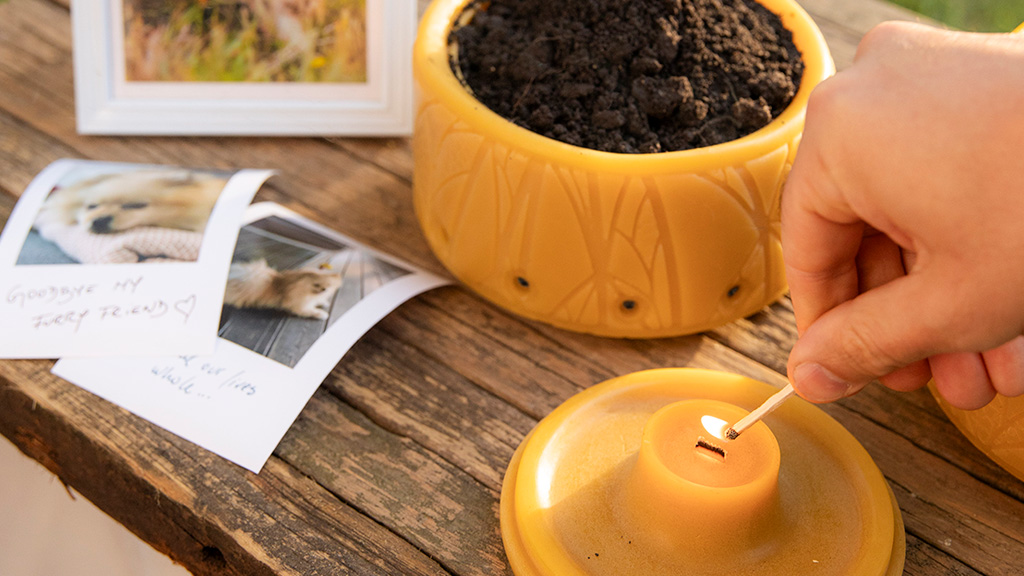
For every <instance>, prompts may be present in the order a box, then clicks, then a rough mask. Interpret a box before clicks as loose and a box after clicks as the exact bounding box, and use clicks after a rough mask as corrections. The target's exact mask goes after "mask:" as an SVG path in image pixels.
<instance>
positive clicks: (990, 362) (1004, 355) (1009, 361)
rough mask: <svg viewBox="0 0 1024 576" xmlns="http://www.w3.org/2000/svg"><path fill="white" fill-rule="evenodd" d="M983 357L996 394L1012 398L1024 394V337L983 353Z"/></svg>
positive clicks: (1018, 337)
mask: <svg viewBox="0 0 1024 576" xmlns="http://www.w3.org/2000/svg"><path fill="white" fill-rule="evenodd" d="M981 357H982V359H983V360H984V362H985V370H986V372H988V377H989V380H990V381H991V382H992V387H993V388H995V390H996V392H998V393H1000V394H1002V395H1003V396H1008V397H1011V398H1012V397H1014V396H1020V395H1022V394H1024V336H1017V337H1016V338H1014V339H1013V340H1010V341H1009V342H1007V343H1006V344H1003V345H1002V346H999V347H998V348H994V349H992V350H989V351H988V352H983V353H982V355H981Z"/></svg>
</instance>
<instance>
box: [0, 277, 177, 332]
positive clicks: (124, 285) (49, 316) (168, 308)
mask: <svg viewBox="0 0 1024 576" xmlns="http://www.w3.org/2000/svg"><path fill="white" fill-rule="evenodd" d="M143 280H144V277H143V276H137V277H134V278H126V279H124V280H120V281H117V282H114V284H113V286H111V289H110V292H111V296H112V297H117V296H121V295H133V294H135V293H136V290H138V288H139V285H141V284H142V282H143ZM101 290H102V287H101V286H100V285H98V284H78V285H72V286H57V285H45V286H30V287H26V286H22V285H20V284H17V285H15V286H14V287H13V288H11V290H10V291H9V292H8V293H7V298H6V300H5V301H6V303H7V305H9V306H15V307H18V308H21V309H28V310H31V309H33V308H43V309H44V310H40V312H39V313H38V314H36V315H34V316H32V317H31V320H30V322H31V324H32V327H33V328H35V329H37V330H40V329H45V328H70V329H71V330H72V331H74V332H78V330H79V329H80V328H81V327H82V323H83V322H84V321H86V320H87V319H90V320H94V321H100V322H107V321H113V320H121V319H126V318H151V319H156V318H161V317H163V316H166V315H168V314H171V315H173V316H177V317H179V318H180V319H181V321H182V322H183V323H187V322H188V319H189V317H190V316H191V315H192V312H193V311H194V310H195V307H196V295H195V294H189V295H188V296H186V297H184V298H180V299H178V300H175V301H173V302H167V301H166V300H164V299H162V298H153V299H151V300H145V301H143V302H124V301H120V302H117V303H105V304H101V305H92V306H80V307H75V306H74V304H75V303H76V302H78V301H81V300H83V299H85V298H90V299H95V297H98V296H100V292H101ZM55 306H56V307H61V309H59V310H56V311H54V310H46V309H47V308H52V307H55Z"/></svg>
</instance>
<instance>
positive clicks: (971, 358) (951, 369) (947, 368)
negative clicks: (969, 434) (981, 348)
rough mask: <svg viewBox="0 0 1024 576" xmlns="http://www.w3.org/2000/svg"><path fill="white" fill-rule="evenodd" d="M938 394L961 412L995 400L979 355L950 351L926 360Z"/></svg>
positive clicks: (994, 391)
mask: <svg viewBox="0 0 1024 576" xmlns="http://www.w3.org/2000/svg"><path fill="white" fill-rule="evenodd" d="M928 364H929V365H930V366H931V369H932V376H933V378H934V381H935V388H936V390H938V392H939V394H941V395H942V397H943V398H945V399H946V401H947V402H949V403H950V404H951V405H953V406H954V407H956V408H960V409H962V410H976V409H978V408H981V407H982V406H984V405H986V404H988V403H989V402H991V401H992V399H993V398H995V397H996V390H995V388H994V387H993V386H992V382H991V380H989V376H988V372H987V371H986V370H985V362H984V360H983V359H982V355H981V354H977V353H973V352H954V353H950V354H938V355H935V356H932V357H931V358H929V359H928Z"/></svg>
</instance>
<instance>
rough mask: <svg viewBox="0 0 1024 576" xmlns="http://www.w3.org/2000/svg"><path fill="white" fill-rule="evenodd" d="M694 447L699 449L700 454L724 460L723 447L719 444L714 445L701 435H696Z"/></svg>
mask: <svg viewBox="0 0 1024 576" xmlns="http://www.w3.org/2000/svg"><path fill="white" fill-rule="evenodd" d="M694 448H696V449H697V450H700V451H701V454H704V455H705V456H711V457H712V458H715V459H716V460H719V461H721V462H725V448H722V447H721V446H716V445H714V444H712V443H711V442H708V441H707V440H705V439H704V437H703V436H698V437H697V444H696V446H694Z"/></svg>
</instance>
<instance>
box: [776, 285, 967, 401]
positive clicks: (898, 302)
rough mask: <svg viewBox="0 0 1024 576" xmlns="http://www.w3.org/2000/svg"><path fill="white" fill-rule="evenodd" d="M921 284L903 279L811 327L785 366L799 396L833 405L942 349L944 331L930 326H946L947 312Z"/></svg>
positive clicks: (849, 302) (836, 310) (866, 294)
mask: <svg viewBox="0 0 1024 576" xmlns="http://www.w3.org/2000/svg"><path fill="white" fill-rule="evenodd" d="M927 284H928V283H927V282H926V281H925V280H924V279H922V278H921V277H920V276H914V275H911V276H903V277H901V278H898V279H896V280H893V281H892V282H889V283H887V284H885V285H882V286H879V287H877V288H874V289H871V290H868V291H867V292H864V293H862V294H860V295H859V296H857V297H856V298H854V299H852V300H847V301H845V302H843V303H842V304H839V305H838V306H836V307H835V308H832V309H831V310H829V311H828V312H826V313H824V314H823V315H822V316H821V317H819V318H818V319H817V320H816V321H815V322H814V323H812V324H811V325H810V326H809V327H808V328H807V330H806V331H805V332H804V333H803V335H802V336H801V337H800V339H799V340H798V341H797V343H796V345H795V346H794V347H793V351H792V352H791V353H790V355H789V362H788V365H787V369H788V372H789V377H790V380H791V381H792V382H793V386H794V387H795V388H796V390H797V392H798V393H799V394H800V396H802V397H803V398H805V399H807V400H809V401H811V402H819V403H820V402H831V401H834V400H838V399H840V398H844V397H846V396H850V395H852V394H854V393H856V392H858V391H860V389H861V388H864V386H866V385H867V384H869V383H870V382H871V381H872V380H874V379H876V378H880V377H882V376H885V375H887V374H890V373H891V372H893V371H895V370H897V369H899V368H901V367H903V366H907V365H909V364H911V363H913V362H915V361H918V360H921V359H924V358H927V357H929V356H931V355H933V354H935V353H937V352H939V351H942V350H944V349H945V348H947V347H948V344H949V343H948V342H946V341H945V338H944V335H945V334H949V333H950V330H948V329H947V328H945V324H936V322H935V320H936V319H937V320H938V321H939V322H941V323H946V322H949V321H950V311H949V308H948V305H946V306H945V307H942V306H941V302H940V301H939V299H937V298H936V297H935V294H934V291H933V290H929V289H928V287H927ZM919 373H920V372H919ZM925 380H926V379H925ZM923 383H924V380H922V382H921V384H923Z"/></svg>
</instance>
